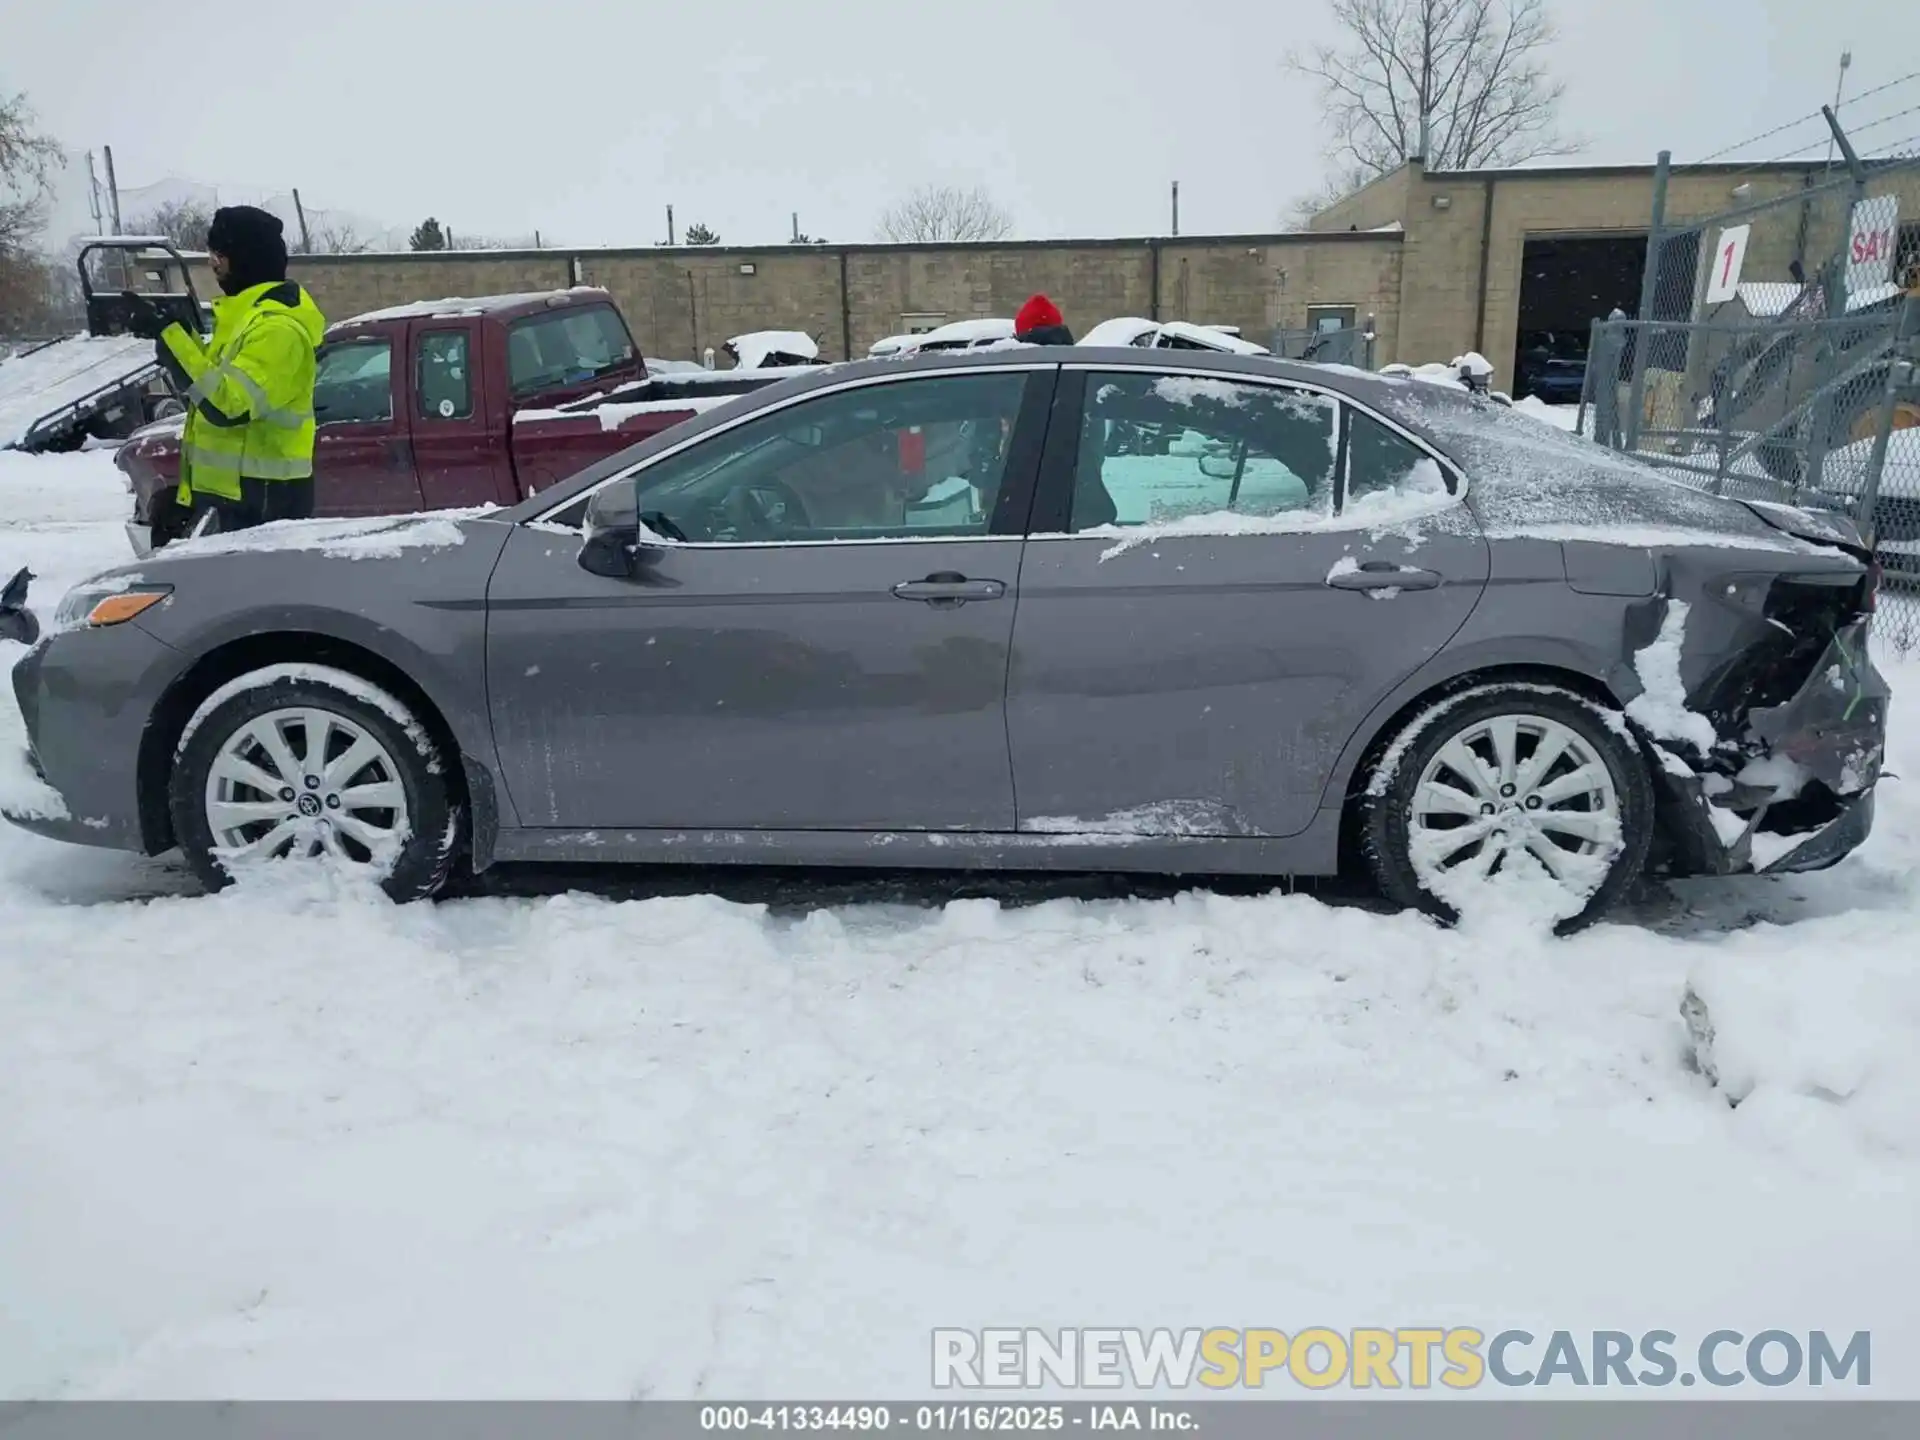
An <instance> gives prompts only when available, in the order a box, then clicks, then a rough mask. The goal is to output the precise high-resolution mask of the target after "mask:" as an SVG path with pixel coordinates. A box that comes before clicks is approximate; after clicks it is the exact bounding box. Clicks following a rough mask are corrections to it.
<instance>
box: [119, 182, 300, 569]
mask: <svg viewBox="0 0 1920 1440" xmlns="http://www.w3.org/2000/svg"><path fill="white" fill-rule="evenodd" d="M207 252H208V257H209V259H210V261H211V263H212V266H213V274H214V278H215V279H216V280H218V281H219V282H220V288H221V290H223V291H224V292H225V294H224V295H223V296H222V298H220V299H218V300H216V301H214V302H213V334H212V336H211V337H210V338H209V339H208V340H206V341H205V342H204V343H203V342H202V341H201V339H200V337H199V336H198V335H195V334H193V333H192V332H190V331H189V330H188V329H187V328H186V327H185V326H183V325H181V324H179V323H178V322H177V321H176V322H173V323H169V322H168V321H167V320H166V318H165V317H164V316H163V315H161V314H160V312H159V310H158V309H157V308H156V307H155V306H154V305H153V303H152V302H151V301H150V300H147V299H145V298H143V297H142V296H140V295H138V294H135V293H134V292H132V291H128V292H127V294H126V297H125V298H126V301H127V306H128V310H129V320H128V328H129V329H130V330H131V331H132V332H133V333H134V334H136V335H142V336H145V337H147V338H149V339H151V340H153V341H154V342H155V344H154V349H155V351H156V353H157V354H158V356H159V359H160V364H161V365H162V366H163V367H164V368H165V369H166V371H167V373H168V374H169V376H170V377H171V378H172V380H173V382H174V386H175V388H176V389H178V390H179V391H180V394H181V396H182V398H183V399H184V400H185V401H186V404H187V422H186V433H185V434H184V435H183V436H182V437H181V445H180V488H179V491H178V494H177V497H176V498H177V499H178V502H179V504H180V506H181V508H182V509H183V510H186V511H187V512H188V513H189V514H190V516H191V517H192V518H191V521H190V530H189V533H190V534H195V535H200V534H206V533H208V532H209V531H214V530H240V529H245V528H247V527H249V526H253V525H260V524H264V523H266V522H267V521H270V520H299V519H305V518H306V517H307V516H310V515H312V514H313V432H314V419H313V377H314V351H315V349H316V347H317V346H318V345H319V343H320V337H321V336H322V335H323V334H324V333H325V331H326V328H327V322H326V319H325V317H323V316H322V315H321V314H320V310H319V308H318V307H317V306H316V305H315V304H314V303H313V297H312V296H310V295H308V294H307V292H306V291H305V290H303V289H301V288H300V286H298V285H296V284H294V283H293V282H292V281H291V280H289V279H287V244H286V239H285V236H284V227H283V226H282V225H281V223H280V220H279V218H278V217H277V216H274V215H272V214H270V213H268V212H267V211H265V210H258V209H255V208H254V207H253V206H251V205H233V206H227V207H224V208H222V209H220V210H217V211H215V212H214V216H213V223H212V225H211V226H209V227H208V230H207Z"/></svg>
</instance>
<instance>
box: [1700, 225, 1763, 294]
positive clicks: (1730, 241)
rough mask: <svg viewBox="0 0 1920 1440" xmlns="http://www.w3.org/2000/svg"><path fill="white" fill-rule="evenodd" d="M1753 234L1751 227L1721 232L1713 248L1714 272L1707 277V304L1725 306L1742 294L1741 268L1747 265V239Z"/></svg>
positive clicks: (1740, 227) (1736, 227) (1736, 226)
mask: <svg viewBox="0 0 1920 1440" xmlns="http://www.w3.org/2000/svg"><path fill="white" fill-rule="evenodd" d="M1752 233H1753V227H1752V226H1751V225H1735V226H1734V227H1733V228H1732V229H1731V230H1722V231H1721V232H1720V238H1719V239H1718V240H1716V241H1715V242H1714V247H1713V271H1712V273H1711V274H1709V275H1708V276H1707V304H1709V305H1720V304H1724V303H1725V302H1726V301H1728V300H1731V299H1733V297H1734V296H1736V295H1738V294H1739V293H1740V267H1741V266H1742V265H1744V264H1745V263H1746V259H1747V237H1748V236H1749V235H1751V234H1752Z"/></svg>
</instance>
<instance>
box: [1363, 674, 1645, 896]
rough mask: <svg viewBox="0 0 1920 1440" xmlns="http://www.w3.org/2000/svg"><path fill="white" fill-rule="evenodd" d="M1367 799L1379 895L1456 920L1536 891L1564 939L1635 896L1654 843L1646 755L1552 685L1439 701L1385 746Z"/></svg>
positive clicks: (1588, 705)
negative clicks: (1527, 886)
mask: <svg viewBox="0 0 1920 1440" xmlns="http://www.w3.org/2000/svg"><path fill="white" fill-rule="evenodd" d="M1623 728H1624V727H1623ZM1362 803H1363V816H1362V821H1363V827H1364V828H1363V835H1364V842H1365V847H1366V853H1367V858H1368V862H1369V864H1370V865H1371V867H1372V870H1373V873H1374V877H1375V879H1376V880H1377V881H1378V882H1379V884H1380V888H1381V889H1382V890H1383V891H1384V892H1385V893H1386V895H1387V897H1388V898H1389V899H1391V900H1394V901H1396V902H1398V903H1400V904H1402V905H1405V906H1408V907H1410V908H1418V909H1421V910H1425V911H1426V912H1427V913H1429V914H1431V915H1435V916H1437V917H1439V918H1441V919H1443V920H1446V921H1448V922H1453V921H1456V920H1459V919H1460V918H1462V917H1463V916H1471V915H1472V913H1473V912H1474V911H1475V909H1476V908H1478V907H1480V906H1482V905H1484V904H1488V903H1490V902H1491V901H1492V899H1493V897H1494V895H1495V894H1496V893H1497V890H1498V888H1499V887H1501V886H1502V885H1503V884H1507V883H1509V882H1512V883H1529V882H1531V884H1532V885H1533V893H1534V894H1535V895H1537V896H1539V897H1541V898H1542V900H1543V901H1544V902H1546V904H1548V905H1550V906H1551V909H1552V912H1553V919H1554V921H1555V928H1556V930H1557V931H1558V932H1559V933H1561V934H1566V933H1569V932H1571V931H1573V930H1577V929H1580V928H1581V927H1583V926H1585V925H1589V924H1591V923H1592V922H1593V921H1595V920H1597V919H1599V918H1600V916H1602V915H1603V914H1605V913H1606V912H1607V910H1609V909H1610V908H1611V907H1612V906H1613V905H1614V904H1615V903H1616V902H1617V901H1618V900H1619V899H1620V898H1621V897H1622V896H1623V895H1624V894H1625V893H1626V891H1627V889H1628V888H1629V887H1630V886H1631V885H1632V884H1633V882H1634V880H1635V878H1636V877H1637V876H1638V875H1639V874H1640V871H1641V868H1642V867H1643V866H1644V865H1645V863H1646V858H1647V850H1648V847H1649V846H1650V845H1651V843H1652V840H1653V824H1654V796H1653V784H1652V779H1651V777H1650V776H1649V775H1648V773H1647V767H1646V765H1645V763H1644V761H1643V760H1642V758H1641V756H1640V753H1639V750H1638V748H1637V747H1636V746H1635V745H1634V744H1633V742H1632V741H1631V740H1630V739H1629V738H1628V737H1627V736H1626V735H1625V734H1623V733H1621V731H1620V730H1616V729H1615V728H1614V727H1613V726H1612V725H1611V724H1610V723H1609V718H1608V716H1607V715H1606V714H1605V712H1603V711H1602V710H1600V708H1599V707H1598V706H1596V705H1595V704H1594V703H1593V702H1592V701H1590V700H1588V699H1586V698H1585V697H1584V696H1581V695H1577V694H1575V693H1573V692H1572V691H1570V690H1563V689H1561V688H1559V687H1558V686H1552V685H1541V684H1527V683H1520V682H1496V683H1492V684H1488V685H1485V686H1480V687H1477V688H1475V689H1472V690H1468V691H1464V692H1462V693H1459V694H1456V695H1453V696H1451V697H1449V698H1447V699H1445V700H1443V701H1441V702H1439V704H1438V705H1436V706H1435V707H1433V708H1432V709H1429V710H1428V711H1426V712H1425V713H1424V714H1422V715H1421V716H1419V717H1417V718H1416V719H1414V720H1413V721H1412V722H1411V723H1410V724H1409V726H1408V727H1407V728H1406V730H1404V731H1403V732H1402V733H1401V735H1400V736H1399V737H1398V738H1397V740H1396V741H1395V742H1394V743H1393V744H1392V745H1390V746H1389V748H1388V749H1387V751H1386V752H1385V754H1384V756H1383V757H1382V759H1381V760H1380V761H1379V762H1378V764H1377V765H1376V766H1375V768H1374V771H1373V774H1372V775H1371V776H1370V778H1369V780H1368V784H1367V787H1366V791H1365V795H1364V797H1363V802H1362Z"/></svg>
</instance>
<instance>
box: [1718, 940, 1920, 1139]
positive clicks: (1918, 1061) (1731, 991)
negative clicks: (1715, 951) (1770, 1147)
mask: <svg viewBox="0 0 1920 1440" xmlns="http://www.w3.org/2000/svg"><path fill="white" fill-rule="evenodd" d="M1792 939H1793V937H1789V936H1788V935H1786V934H1779V933H1776V934H1771V935H1764V936H1762V937H1760V940H1761V947H1762V950H1761V953H1760V954H1757V955H1756V954H1754V953H1752V950H1753V949H1754V948H1755V947H1748V949H1747V951H1746V952H1744V953H1742V954H1740V955H1739V956H1737V957H1736V956H1733V955H1724V954H1723V955H1714V956H1711V957H1709V958H1707V959H1706V960H1703V961H1702V962H1701V963H1699V964H1698V965H1696V966H1695V967H1694V969H1693V971H1692V973H1691V974H1690V975H1689V976H1688V980H1687V991H1686V998H1685V1000H1684V1001H1683V1005H1684V1006H1685V1009H1684V1010H1683V1014H1686V1015H1687V1017H1688V1024H1689V1031H1690V1035H1691V1039H1692V1043H1693V1047H1694V1049H1693V1054H1694V1059H1695V1063H1696V1064H1698V1065H1699V1066H1700V1068H1701V1070H1702V1071H1703V1072H1704V1073H1705V1074H1706V1075H1707V1077H1708V1078H1709V1079H1710V1080H1712V1081H1713V1082H1714V1083H1715V1084H1716V1085H1717V1086H1718V1087H1719V1090H1720V1092H1721V1093H1722V1094H1723V1095H1725V1096H1726V1098H1727V1100H1728V1101H1729V1102H1730V1103H1732V1104H1735V1105H1738V1106H1740V1107H1741V1116H1740V1118H1741V1120H1742V1122H1744V1123H1747V1124H1751V1125H1753V1126H1756V1127H1759V1128H1760V1129H1761V1130H1762V1131H1763V1133H1765V1134H1766V1135H1767V1136H1768V1137H1769V1138H1770V1139H1771V1140H1772V1141H1773V1142H1774V1143H1779V1144H1782V1145H1786V1144H1791V1143H1793V1142H1794V1141H1796V1140H1804V1139H1809V1138H1813V1139H1817V1138H1819V1132H1821V1131H1822V1130H1824V1129H1826V1128H1827V1127H1829V1126H1832V1125H1834V1124H1835V1123H1836V1122H1837V1124H1838V1127H1839V1130H1840V1132H1841V1134H1842V1135H1844V1136H1845V1137H1846V1138H1849V1139H1851V1140H1852V1141H1853V1142H1854V1143H1856V1144H1858V1145H1860V1146H1862V1147H1864V1148H1866V1149H1869V1150H1881V1151H1892V1152H1896V1153H1901V1154H1905V1155H1908V1156H1916V1157H1920V1111H1916V1109H1915V1107H1914V1097H1915V1096H1916V1095H1920V975H1916V972H1915V968H1914V964H1913V959H1912V956H1911V954H1910V953H1908V952H1906V951H1902V950H1899V949H1896V948H1867V949H1862V948H1861V947H1859V946H1855V945H1841V946H1837V947H1823V948H1821V949H1819V950H1815V949H1813V948H1811V947H1809V946H1807V945H1806V944H1805V942H1804V941H1802V942H1801V943H1792Z"/></svg>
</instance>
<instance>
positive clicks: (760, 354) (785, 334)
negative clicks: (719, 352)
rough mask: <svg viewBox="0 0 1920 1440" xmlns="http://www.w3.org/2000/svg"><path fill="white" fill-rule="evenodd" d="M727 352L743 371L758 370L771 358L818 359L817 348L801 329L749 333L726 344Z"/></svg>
mask: <svg viewBox="0 0 1920 1440" xmlns="http://www.w3.org/2000/svg"><path fill="white" fill-rule="evenodd" d="M727 349H728V350H730V351H731V352H732V353H733V356H734V358H735V359H736V360H738V361H739V362H740V368H741V369H742V370H758V369H760V368H762V367H763V366H764V365H765V364H766V363H767V357H768V356H770V355H798V356H801V357H802V358H804V359H807V360H812V359H816V358H818V356H819V354H820V347H819V346H818V345H816V344H815V343H814V339H813V337H812V336H811V335H809V334H807V333H806V332H805V331H803V330H751V331H748V332H747V333H746V334H745V335H736V336H734V337H733V338H732V339H731V340H729V341H727Z"/></svg>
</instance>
